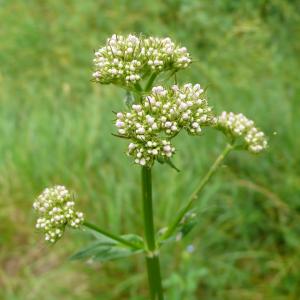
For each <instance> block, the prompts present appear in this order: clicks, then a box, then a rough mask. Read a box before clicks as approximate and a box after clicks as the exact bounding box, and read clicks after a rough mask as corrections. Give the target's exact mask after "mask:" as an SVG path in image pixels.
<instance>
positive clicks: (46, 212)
mask: <svg viewBox="0 0 300 300" xmlns="http://www.w3.org/2000/svg"><path fill="white" fill-rule="evenodd" d="M74 205H75V203H74V201H73V199H72V195H71V194H70V192H69V191H68V190H67V189H66V188H65V187H64V186H60V185H57V186H54V187H52V188H46V189H45V190H44V191H43V192H42V194H41V195H39V196H38V198H37V199H36V200H35V202H34V203H33V208H34V209H35V210H36V211H37V213H38V214H39V218H38V219H37V223H36V228H37V229H39V230H41V231H42V232H44V234H45V240H46V241H49V242H51V243H54V242H56V241H57V240H58V239H59V238H60V237H61V236H62V235H63V233H64V230H65V227H66V226H67V225H69V226H70V227H72V228H78V227H79V226H80V225H81V224H82V222H83V213H82V212H79V211H76V210H75V208H74Z"/></svg>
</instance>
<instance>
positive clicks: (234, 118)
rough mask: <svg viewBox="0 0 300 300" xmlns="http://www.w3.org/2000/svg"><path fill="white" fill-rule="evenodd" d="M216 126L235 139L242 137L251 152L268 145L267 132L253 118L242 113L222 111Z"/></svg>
mask: <svg viewBox="0 0 300 300" xmlns="http://www.w3.org/2000/svg"><path fill="white" fill-rule="evenodd" d="M216 126H217V128H218V129H220V130H222V131H223V132H224V133H225V134H227V135H229V137H230V138H232V139H233V140H237V139H239V138H241V139H242V144H244V146H245V148H246V149H247V150H249V151H250V152H253V153H259V152H261V151H263V150H265V149H266V147H267V145H268V143H267V139H266V137H265V134H264V133H263V132H262V131H260V130H259V129H257V128H256V127H255V125H254V122H253V121H252V120H249V119H248V118H246V117H245V116H244V115H243V114H241V113H240V114H234V113H232V112H226V111H224V112H222V113H221V115H220V116H219V117H218V119H217V123H216Z"/></svg>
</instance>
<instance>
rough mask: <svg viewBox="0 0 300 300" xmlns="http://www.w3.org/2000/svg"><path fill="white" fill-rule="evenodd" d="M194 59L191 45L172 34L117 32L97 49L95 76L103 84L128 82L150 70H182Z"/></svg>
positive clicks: (133, 81)
mask: <svg viewBox="0 0 300 300" xmlns="http://www.w3.org/2000/svg"><path fill="white" fill-rule="evenodd" d="M190 63H191V59H190V55H189V53H188V52H187V49H186V48H185V47H180V46H178V45H176V44H175V43H174V42H172V40H171V39H170V38H153V37H149V38H144V37H142V36H140V37H137V36H135V35H131V34H130V35H128V36H127V37H124V36H121V35H116V34H114V35H113V36H112V37H111V38H109V39H108V40H107V42H106V45H105V46H104V47H102V48H100V49H99V50H98V51H96V52H95V58H94V65H95V71H94V73H93V78H94V80H95V81H96V82H99V83H103V84H109V83H115V84H119V85H121V86H128V85H131V84H135V83H136V82H138V81H139V80H141V79H143V78H144V77H145V76H147V75H148V74H149V73H150V72H155V73H159V72H163V71H168V70H179V69H183V68H186V67H187V66H188V65H189V64H190Z"/></svg>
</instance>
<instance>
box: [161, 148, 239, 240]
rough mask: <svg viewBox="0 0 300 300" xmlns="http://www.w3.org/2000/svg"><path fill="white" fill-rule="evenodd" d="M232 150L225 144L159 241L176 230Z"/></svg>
mask: <svg viewBox="0 0 300 300" xmlns="http://www.w3.org/2000/svg"><path fill="white" fill-rule="evenodd" d="M232 149H233V146H232V145H230V144H227V145H226V147H225V148H224V150H223V151H222V152H221V154H220V155H219V156H218V157H217V159H216V160H215V162H214V163H213V165H212V166H211V168H210V169H209V170H208V172H207V173H206V175H205V176H204V178H203V179H202V180H201V181H200V183H199V185H198V186H197V188H196V189H195V191H194V192H193V193H192V195H191V196H190V198H189V201H188V202H187V204H186V205H185V206H184V207H183V208H182V209H181V210H180V212H179V213H178V215H177V216H176V218H175V219H174V221H173V222H172V223H171V225H170V226H169V227H168V229H167V231H166V232H165V233H164V234H163V235H162V236H161V238H160V240H161V241H163V240H166V239H168V238H169V237H170V236H171V235H172V234H173V233H174V231H175V230H176V228H177V226H178V224H179V223H180V222H181V220H182V219H183V218H184V216H185V215H186V213H187V212H188V211H189V210H190V209H191V207H192V205H193V204H194V202H195V201H196V200H197V199H198V197H199V194H200V192H202V190H203V189H204V187H205V185H206V184H207V182H208V181H209V180H210V178H211V177H212V176H213V175H214V174H215V172H216V171H217V169H218V167H219V166H220V165H221V163H222V162H223V160H224V159H225V157H226V156H227V155H228V154H229V153H230V151H231V150H232Z"/></svg>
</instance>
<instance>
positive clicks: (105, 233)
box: [83, 221, 141, 249]
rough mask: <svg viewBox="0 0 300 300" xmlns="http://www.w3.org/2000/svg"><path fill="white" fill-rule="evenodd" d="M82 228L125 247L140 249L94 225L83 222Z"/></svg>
mask: <svg viewBox="0 0 300 300" xmlns="http://www.w3.org/2000/svg"><path fill="white" fill-rule="evenodd" d="M83 226H85V227H87V228H89V229H92V230H95V231H97V232H99V233H101V234H102V235H104V236H106V237H108V238H110V239H112V240H114V241H116V242H118V243H121V244H123V245H125V246H127V247H130V248H134V249H141V248H140V247H139V246H137V245H135V244H133V243H131V242H129V241H127V240H125V239H123V238H121V237H120V236H117V235H115V234H113V233H110V232H108V231H105V230H103V229H101V228H99V227H97V226H96V225H94V224H91V223H89V222H86V221H84V222H83Z"/></svg>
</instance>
